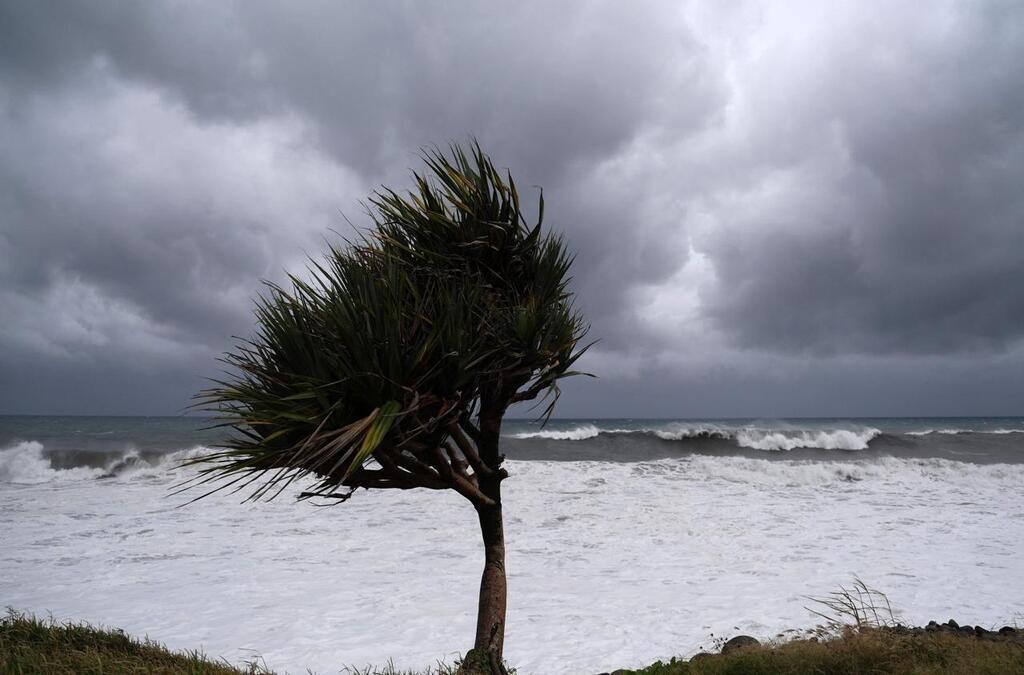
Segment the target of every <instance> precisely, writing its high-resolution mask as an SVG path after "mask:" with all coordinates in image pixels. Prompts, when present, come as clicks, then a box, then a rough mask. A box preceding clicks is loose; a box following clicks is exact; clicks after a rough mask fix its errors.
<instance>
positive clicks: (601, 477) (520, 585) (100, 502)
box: [0, 420, 1024, 674]
mask: <svg viewBox="0 0 1024 675" xmlns="http://www.w3.org/2000/svg"><path fill="white" fill-rule="evenodd" d="M33 423H38V421H37V422H33ZM39 424H41V423H39ZM133 424H134V423H133ZM139 424H140V429H141V427H142V426H144V425H142V423H139ZM583 424H590V425H592V426H593V427H594V429H596V430H597V433H596V434H594V435H591V436H590V437H588V438H586V439H582V438H581V439H579V440H570V439H571V438H572V437H571V436H566V437H565V438H561V439H552V438H544V437H542V436H536V435H535V436H532V437H529V438H526V437H520V438H513V436H514V435H516V434H527V433H533V434H535V433H536V432H538V431H541V430H539V429H536V428H535V427H533V426H532V425H528V424H526V423H512V424H510V425H509V429H508V436H509V438H508V439H507V442H506V445H508V446H509V454H510V456H513V457H515V456H519V457H521V458H520V459H511V460H510V461H509V463H508V466H509V472H510V473H511V478H510V479H509V480H508V481H507V482H506V483H505V492H506V496H505V508H506V529H507V532H506V537H507V541H508V572H509V617H508V635H507V641H506V654H507V656H508V658H509V660H510V661H511V662H512V663H514V664H516V665H517V666H518V667H519V669H520V672H522V673H542V674H547V673H587V672H600V671H602V670H612V669H614V668H619V667H630V666H634V667H635V666H640V665H644V664H647V663H650V662H651V661H653V660H655V659H658V658H667V657H669V656H671V655H673V654H681V655H684V656H685V655H688V654H690V653H693V652H695V651H697V650H698V649H699V648H700V647H701V645H704V646H710V644H711V642H712V639H713V638H712V637H711V635H712V634H714V636H723V635H726V636H728V635H733V634H736V633H739V632H743V633H748V634H752V635H755V636H760V637H772V636H774V635H775V634H776V633H778V632H780V631H782V630H784V629H789V628H800V627H808V626H811V625H813V624H814V623H815V621H816V620H815V617H813V616H812V615H811V614H810V613H809V612H808V611H807V610H806V609H805V606H806V605H807V604H809V603H808V601H807V600H806V599H804V596H806V595H820V594H824V593H828V592H830V591H832V590H834V589H836V588H837V587H838V586H839V585H841V584H848V583H849V582H850V580H851V579H852V577H853V576H854V575H859V576H860V577H861V578H863V579H864V580H865V581H866V582H867V583H868V584H869V585H872V586H874V587H877V588H879V589H881V590H883V591H885V592H887V593H888V594H889V597H890V599H891V600H892V602H893V605H894V608H895V609H896V611H897V612H898V613H901V614H902V615H903V616H904V617H905V618H906V620H908V621H911V622H924V621H927V620H929V619H940V620H941V619H945V618H950V617H953V618H956V619H957V620H960V621H970V622H972V623H981V624H997V625H1002V624H1004V623H1008V622H1012V621H1014V620H1016V621H1018V622H1020V621H1022V620H1024V588H1022V586H1021V584H1019V583H1018V580H1019V579H1020V578H1021V576H1022V575H1024V463H1022V462H1021V460H1020V459H1017V460H1016V461H1014V458H1020V457H1021V454H1020V452H1019V449H1020V445H1019V444H1020V443H1022V442H1024V435H1020V434H1002V433H998V430H1000V429H1013V428H1018V427H1020V428H1024V425H1021V424H1020V422H1019V420H1018V421H1015V422H1013V423H1012V424H1008V423H1006V421H1002V422H1001V423H993V424H991V425H987V426H986V425H979V424H977V423H976V422H975V423H973V424H972V425H971V426H969V427H968V425H967V424H966V423H961V424H953V423H949V421H948V420H946V421H942V423H934V422H933V423H932V425H931V427H927V428H933V429H937V430H944V429H958V428H964V429H966V428H970V429H972V431H971V432H969V433H961V434H941V433H930V434H923V435H920V436H913V435H910V434H909V432H912V431H924V430H925V429H926V427H925V426H923V425H917V426H912V427H911V426H908V427H906V428H903V429H902V430H900V429H896V428H894V427H893V425H891V424H889V425H887V424H884V423H867V422H864V421H860V422H858V423H857V424H846V425H843V426H842V427H838V426H836V425H833V427H832V428H825V427H816V426H815V425H812V424H805V425H803V427H802V428H801V427H799V425H796V426H794V425H788V428H784V429H783V428H774V429H772V428H769V427H771V426H772V425H769V424H764V423H752V422H749V423H744V424H736V423H733V424H727V423H720V422H700V423H688V422H675V423H669V422H666V423H661V424H651V423H643V424H641V423H639V422H628V421H614V422H600V421H595V420H592V421H586V422H576V421H574V422H565V423H560V424H558V425H555V426H554V427H553V428H552V429H547V430H543V431H556V432H571V431H573V429H577V428H582V427H583ZM673 424H674V425H675V426H674V427H673V426H672V425H673ZM111 425H112V426H116V424H113V423H111ZM687 425H689V426H691V427H693V428H694V429H696V430H697V431H696V432H695V433H694V434H692V435H690V436H685V435H684V434H683V433H682V432H683V431H684V430H685V429H684V428H685V427H687ZM56 426H59V425H56ZM102 426H103V425H101V424H99V423H96V425H95V428H94V429H91V430H87V431H85V432H83V433H82V434H79V435H84V436H85V437H86V438H87V439H93V440H95V438H98V437H99V436H98V434H102V433H104V429H102ZM779 426H781V425H779ZM637 427H641V428H642V429H648V430H647V431H643V430H638V429H637ZM744 428H747V429H749V430H752V432H753V431H758V430H760V431H763V432H764V434H765V438H769V437H770V434H775V433H778V434H782V437H783V438H786V439H801V442H805V441H804V440H803V439H804V436H803V435H806V441H810V442H815V443H819V444H820V445H819V446H817V447H816V448H811V449H807V448H804V449H801V448H799V447H795V446H794V449H793V450H785V449H780V448H775V447H772V448H771V449H766V450H759V449H756V448H753V447H742V446H740V445H739V443H738V442H737V441H738V440H739V435H740V432H741V431H742V429H744ZM673 429H675V431H676V432H679V434H680V435H679V439H684V438H685V439H688V440H671V439H663V438H660V437H659V436H658V435H657V434H656V433H655V432H656V431H661V432H663V433H665V434H671V433H673V431H672V430H673ZM872 429H874V430H878V433H877V434H875V435H871V434H873V433H874V432H872V431H871V430H872ZM609 430H611V431H610V432H609ZM122 431H123V430H122ZM701 432H706V433H701ZM838 432H848V435H844V434H842V433H838ZM140 433H141V432H140ZM580 433H582V432H580ZM588 433H589V432H588ZM133 434H134V435H133ZM133 434H127V432H124V433H122V434H121V436H118V434H108V436H111V435H112V436H115V437H117V438H118V440H116V441H112V443H113V445H111V444H110V443H108V444H107V445H104V444H103V443H101V442H99V441H97V442H96V443H95V444H93V443H92V440H88V442H82V439H81V438H79V439H78V440H77V441H75V440H73V439H74V438H76V437H77V436H76V435H75V434H73V433H70V432H67V431H66V430H65V431H64V432H61V433H57V432H56V431H53V432H52V433H51V434H50V435H47V434H45V433H37V436H38V437H39V438H40V439H41V440H35V439H21V440H12V439H10V438H8V439H6V440H3V441H2V444H0V539H2V541H3V545H2V546H0V605H10V606H13V607H17V608H21V609H25V610H30V611H34V612H37V613H45V612H46V611H52V612H53V613H54V614H55V615H56V616H58V617H61V618H74V619H81V620H89V621H93V622H100V623H105V624H108V625H112V626H119V627H123V628H125V629H126V630H128V631H130V632H132V633H135V634H139V635H142V634H148V635H150V636H152V637H155V638H157V639H160V640H162V641H164V642H166V643H167V644H168V645H169V646H171V647H173V648H195V647H199V646H202V647H203V648H204V649H205V650H206V651H207V652H208V653H209V654H211V655H214V656H224V657H226V658H228V659H229V660H232V661H238V660H240V659H245V658H250V657H251V656H253V654H254V652H253V651H250V650H255V652H258V653H260V654H262V656H263V657H264V659H265V660H266V662H267V664H268V665H269V666H271V667H272V668H277V669H279V670H282V671H283V670H288V671H290V672H293V673H301V672H305V669H306V668H312V669H314V670H316V671H318V672H321V673H329V672H336V671H337V670H338V669H339V668H340V667H341V666H343V665H345V664H356V665H364V664H367V663H382V662H384V661H386V660H387V659H388V658H394V659H395V661H396V663H397V664H398V665H400V666H408V667H423V666H425V665H428V664H430V663H432V662H433V661H434V660H435V659H437V658H440V657H446V656H447V657H449V660H450V657H451V656H452V653H453V652H454V651H455V650H459V649H465V648H466V647H467V646H468V645H469V641H470V639H471V637H472V634H473V630H474V622H475V611H476V607H475V603H476V594H477V587H476V585H477V583H478V580H479V573H480V569H481V565H482V562H483V560H482V557H483V556H482V551H481V550H480V549H481V547H480V545H479V535H478V533H477V526H476V519H475V514H474V513H473V511H472V508H471V507H470V506H469V505H468V503H466V502H465V501H464V500H463V499H462V498H460V497H458V496H457V495H455V494H454V493H450V494H448V493H437V492H432V491H380V492H361V493H359V495H358V496H357V497H355V498H353V499H352V500H351V501H350V502H348V503H346V504H343V505H340V506H337V507H332V508H317V507H315V506H313V505H311V504H308V503H302V504H296V503H294V502H292V501H291V500H289V499H288V498H287V497H282V498H281V499H279V500H278V501H275V502H271V503H261V504H255V505H252V504H247V505H243V504H240V503H239V497H238V496H230V495H216V496H213V497H210V498H208V499H207V500H204V501H202V502H199V503H197V504H194V505H191V506H188V507H184V508H178V507H179V505H180V504H181V503H182V502H183V501H184V499H182V498H181V497H170V496H169V488H170V486H172V485H173V484H175V483H177V482H178V481H180V480H181V479H182V478H184V477H186V474H185V473H184V470H182V469H179V468H176V467H177V463H178V462H179V461H180V460H181V459H183V458H185V457H188V456H194V455H195V454H198V453H201V452H203V449H202V448H192V447H190V445H189V444H188V443H184V442H182V441H185V440H195V439H196V438H199V437H200V436H194V435H181V436H179V437H178V438H177V441H178V448H179V449H178V450H176V451H173V450H171V449H170V447H169V446H171V445H173V444H172V443H171V442H170V440H168V439H169V438H170V435H168V436H167V437H166V438H163V439H162V440H160V447H159V448H156V447H155V446H154V445H150V444H147V443H146V442H144V440H143V436H140V435H139V434H136V433H135V432H133ZM860 435H871V437H870V438H868V439H865V440H863V444H866V447H865V448H864V449H856V448H849V447H844V448H841V449H840V448H839V447H838V446H839V445H843V446H853V445H858V444H860V443H861V441H858V438H860ZM127 436H131V438H127ZM829 438H832V439H838V440H834V441H830V440H828V439H829ZM69 439H72V440H69ZM126 439H127V440H126ZM880 441H881V442H883V443H884V444H885V445H884V446H883V447H884V448H886V450H885V451H882V450H879V449H878V448H877V447H876V445H877V444H878V443H879V442H880ZM904 441H905V442H906V443H905V444H904ZM829 443H834V445H835V446H836V447H835V448H834V449H828V448H826V447H825V446H826V445H828V444H829ZM950 443H952V445H950ZM530 444H532V445H530ZM558 444H560V445H558ZM588 444H590V445H592V446H593V447H587V446H588ZM705 444H706V445H705ZM767 444H768V445H785V443H783V442H781V441H779V442H777V441H767ZM922 444H923V445H922ZM929 444H930V445H929ZM1004 446H1005V447H1004ZM630 447H637V448H639V449H638V450H637V452H636V456H635V458H634V459H630V457H628V456H626V457H623V453H628V451H629V448H630ZM927 447H934V448H938V449H933V450H928V451H925V449H924V448H927ZM104 448H106V450H104ZM530 448H534V449H532V450H531V449H530ZM545 448H547V449H548V450H549V451H551V452H556V453H561V459H560V460H559V461H548V460H529V459H524V458H525V457H529V456H531V453H533V454H538V453H541V452H542V451H545ZM571 448H583V449H571ZM666 448H667V449H666ZM972 448H973V450H972ZM1014 448H1016V450H1015V449H1014ZM581 453H584V454H589V455H596V456H602V458H601V459H580V458H579V455H580V454H581ZM659 453H660V455H661V456H658V455H659ZM957 453H960V454H957ZM972 453H973V454H972ZM604 455H611V456H610V457H604ZM973 457H980V458H981V459H980V460H978V461H965V458H967V459H970V458H973ZM609 459H614V460H615V461H609ZM997 460H999V461H997Z"/></svg>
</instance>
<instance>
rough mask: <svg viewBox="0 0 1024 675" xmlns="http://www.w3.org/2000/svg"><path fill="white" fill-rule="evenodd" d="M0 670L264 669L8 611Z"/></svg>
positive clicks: (88, 673) (250, 673) (250, 672)
mask: <svg viewBox="0 0 1024 675" xmlns="http://www.w3.org/2000/svg"><path fill="white" fill-rule="evenodd" d="M0 673H3V674H4V675H8V674H13V673H18V674H19V675H21V674H24V675H28V674H30V673H31V674H33V675H35V674H37V673H38V674H40V675H41V674H42V673H47V674H50V673H53V674H55V675H64V674H65V673H66V674H67V675H71V674H75V675H78V674H79V673H82V674H84V675H101V674H103V675H108V674H110V673H139V674H140V675H141V674H142V673H146V674H147V675H149V674H152V675H165V674H166V675H171V674H172V673H173V674H175V675H177V674H178V673H188V674H189V675H240V674H245V675H257V674H263V673H269V671H267V670H266V669H264V668H261V667H260V666H259V665H258V664H255V663H253V664H251V665H249V666H247V667H243V668H236V667H233V666H231V665H230V664H227V663H224V662H217V661H213V660H211V659H209V658H207V657H206V656H204V655H203V654H202V653H200V652H198V651H190V652H171V651H169V650H167V649H165V648H164V647H163V646H161V645H159V644H157V643H155V642H152V641H150V640H148V639H143V640H139V639H137V638H133V637H130V636H128V635H126V634H125V633H124V632H122V631H119V630H103V629H99V628H93V627H92V626H89V625H87V624H73V623H59V622H55V621H44V620H40V619H36V618H34V617H30V616H25V615H22V614H18V613H15V612H13V611H9V612H8V614H7V616H6V617H4V618H3V619H2V620H0Z"/></svg>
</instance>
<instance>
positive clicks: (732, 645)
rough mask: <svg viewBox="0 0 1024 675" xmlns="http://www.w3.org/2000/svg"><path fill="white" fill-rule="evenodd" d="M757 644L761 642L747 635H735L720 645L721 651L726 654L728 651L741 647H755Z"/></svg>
mask: <svg viewBox="0 0 1024 675" xmlns="http://www.w3.org/2000/svg"><path fill="white" fill-rule="evenodd" d="M759 644H761V643H760V642H758V641H757V640H756V639H754V638H752V637H750V636H749V635H737V636H736V637H734V638H733V639H731V640H729V641H728V642H726V643H725V644H724V645H722V653H723V654H728V653H729V652H731V651H735V650H737V649H742V648H744V647H756V646H757V645H759Z"/></svg>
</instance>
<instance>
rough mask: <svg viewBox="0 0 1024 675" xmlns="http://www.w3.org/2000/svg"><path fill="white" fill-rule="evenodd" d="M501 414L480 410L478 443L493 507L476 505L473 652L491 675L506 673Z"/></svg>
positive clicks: (483, 478)
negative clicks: (479, 541) (479, 553)
mask: <svg viewBox="0 0 1024 675" xmlns="http://www.w3.org/2000/svg"><path fill="white" fill-rule="evenodd" d="M503 414H504V408H503V407H500V408H498V407H495V408H490V409H489V410H488V409H487V408H485V409H484V410H482V411H481V414H480V442H479V443H478V449H479V451H480V458H481V460H483V463H484V464H486V465H487V467H488V468H490V469H491V473H490V474H489V475H486V476H480V491H481V492H483V493H484V494H485V495H487V496H488V497H490V498H491V499H492V500H494V506H478V507H477V509H476V511H477V515H478V516H479V518H480V534H481V535H483V540H484V572H483V575H482V576H481V578H480V605H479V607H478V610H477V618H476V642H475V644H474V646H473V649H474V651H477V650H481V651H482V653H483V654H486V655H487V661H488V662H489V666H490V668H489V669H490V671H491V672H492V673H494V675H498V674H499V673H505V668H504V666H503V664H502V650H503V648H504V644H505V608H506V597H507V585H506V581H505V527H504V524H503V523H502V517H501V480H502V476H501V473H500V472H499V469H500V468H501V462H502V459H503V458H502V456H501V454H500V453H499V451H498V443H499V441H500V439H501V418H502V415H503ZM478 653H479V652H478Z"/></svg>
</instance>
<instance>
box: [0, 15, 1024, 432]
mask: <svg viewBox="0 0 1024 675" xmlns="http://www.w3.org/2000/svg"><path fill="white" fill-rule="evenodd" d="M1022 64H1024V4H1022V3H1020V2H1019V1H1017V0H1009V1H1007V2H959V1H957V2H953V1H950V2H942V1H934V2H928V3H920V2H892V1H889V0H885V1H883V0H878V1H876V2H868V1H865V0H852V1H850V2H828V3H825V2H816V1H815V2H806V3H797V2H792V3H783V2H771V3H768V2H765V3H757V2H751V3H743V2H736V3H721V2H703V3H687V2H681V3H679V2H651V3H644V2H633V1H631V2H607V3H599V2H593V3H581V2H558V3H552V2H545V1H538V2H514V3H507V2H506V3H482V2H468V1H467V2H461V3H459V2H447V3H425V2H412V1H410V2H378V1H369V0H367V1H366V2H333V1H332V2H327V1H324V2H288V3H282V2H273V3H271V2H252V1H248V0H247V1H245V2H242V1H239V2H212V3H210V2H204V3H199V2H180V1H175V2H159V1H152V2H144V3H115V2H90V3H85V2H81V3H79V2H70V3H68V2H45V3H44V2H19V1H16V0H0V413H37V414H176V413H179V412H180V411H181V410H182V409H183V408H184V407H185V406H187V405H188V404H189V403H190V396H191V395H192V394H193V393H194V392H195V391H196V390H198V389H200V388H201V387H202V386H204V377H208V376H215V375H216V374H217V370H218V364H217V362H216V360H215V359H216V356H217V355H218V354H219V353H221V352H223V351H224V350H225V349H228V348H229V347H230V345H231V344H232V341H231V336H232V335H247V334H249V333H250V331H251V330H252V319H251V309H252V299H253V297H254V296H255V295H256V293H258V292H259V289H260V280H261V279H271V280H280V279H281V278H282V276H283V273H284V270H296V269H300V268H301V266H302V262H303V258H304V256H305V255H306V254H307V253H310V254H314V255H315V254H317V252H318V251H319V250H320V249H321V248H322V246H323V243H324V241H325V239H324V238H325V237H334V236H337V235H332V234H331V230H334V231H336V232H338V233H340V234H342V235H344V234H347V233H350V232H351V231H352V230H351V228H352V225H351V224H349V223H350V221H351V223H353V224H355V225H357V226H359V225H365V223H366V218H365V215H364V213H363V210H362V208H361V206H360V200H362V199H364V198H365V197H366V196H367V195H368V194H369V193H370V191H372V190H373V189H374V188H375V187H378V186H380V185H381V184H386V185H388V186H392V187H396V188H400V187H405V186H408V185H409V170H410V169H411V168H415V167H416V166H417V158H416V151H417V149H418V148H420V147H422V146H424V145H428V144H435V143H436V144H445V143H447V142H449V141H453V140H454V141H462V140H465V139H466V138H467V137H468V136H469V135H471V134H472V135H475V136H476V137H477V138H479V140H480V142H481V143H482V145H483V146H484V147H485V149H486V150H487V151H488V152H489V153H490V154H491V156H492V158H493V159H494V160H495V162H496V163H497V164H499V165H500V166H505V167H508V168H509V169H511V170H512V172H513V174H514V175H515V176H516V177H517V181H518V182H519V183H520V184H521V185H523V186H530V185H542V186H543V187H544V190H545V197H546V201H547V207H548V210H547V219H546V222H547V223H548V224H550V226H552V227H554V228H557V229H560V230H562V231H564V232H565V233H566V235H567V236H568V239H569V242H570V245H571V247H572V248H574V249H575V250H576V251H577V252H578V257H577V261H576V266H575V290H576V292H577V296H578V302H579V305H580V306H581V308H582V309H583V310H584V311H585V313H586V314H587V316H588V317H589V318H590V320H591V322H592V324H593V331H592V335H593V337H595V338H598V339H599V340H600V343H599V344H598V345H597V347H595V348H594V350H593V351H592V353H591V354H590V355H589V356H588V360H587V362H586V364H585V366H586V368H587V369H589V370H591V371H592V372H594V373H595V374H597V375H598V376H599V379H596V380H591V379H586V380H582V379H581V380H579V381H575V382H572V383H570V384H568V385H567V386H566V388H565V389H566V392H565V395H564V397H563V399H562V403H561V405H560V410H559V414H560V416H611V417H616V416H618V417H700V416H755V417H782V416H858V415H859V416H864V415H953V414H963V415H986V414H992V415H1019V414H1024V66H1022Z"/></svg>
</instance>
